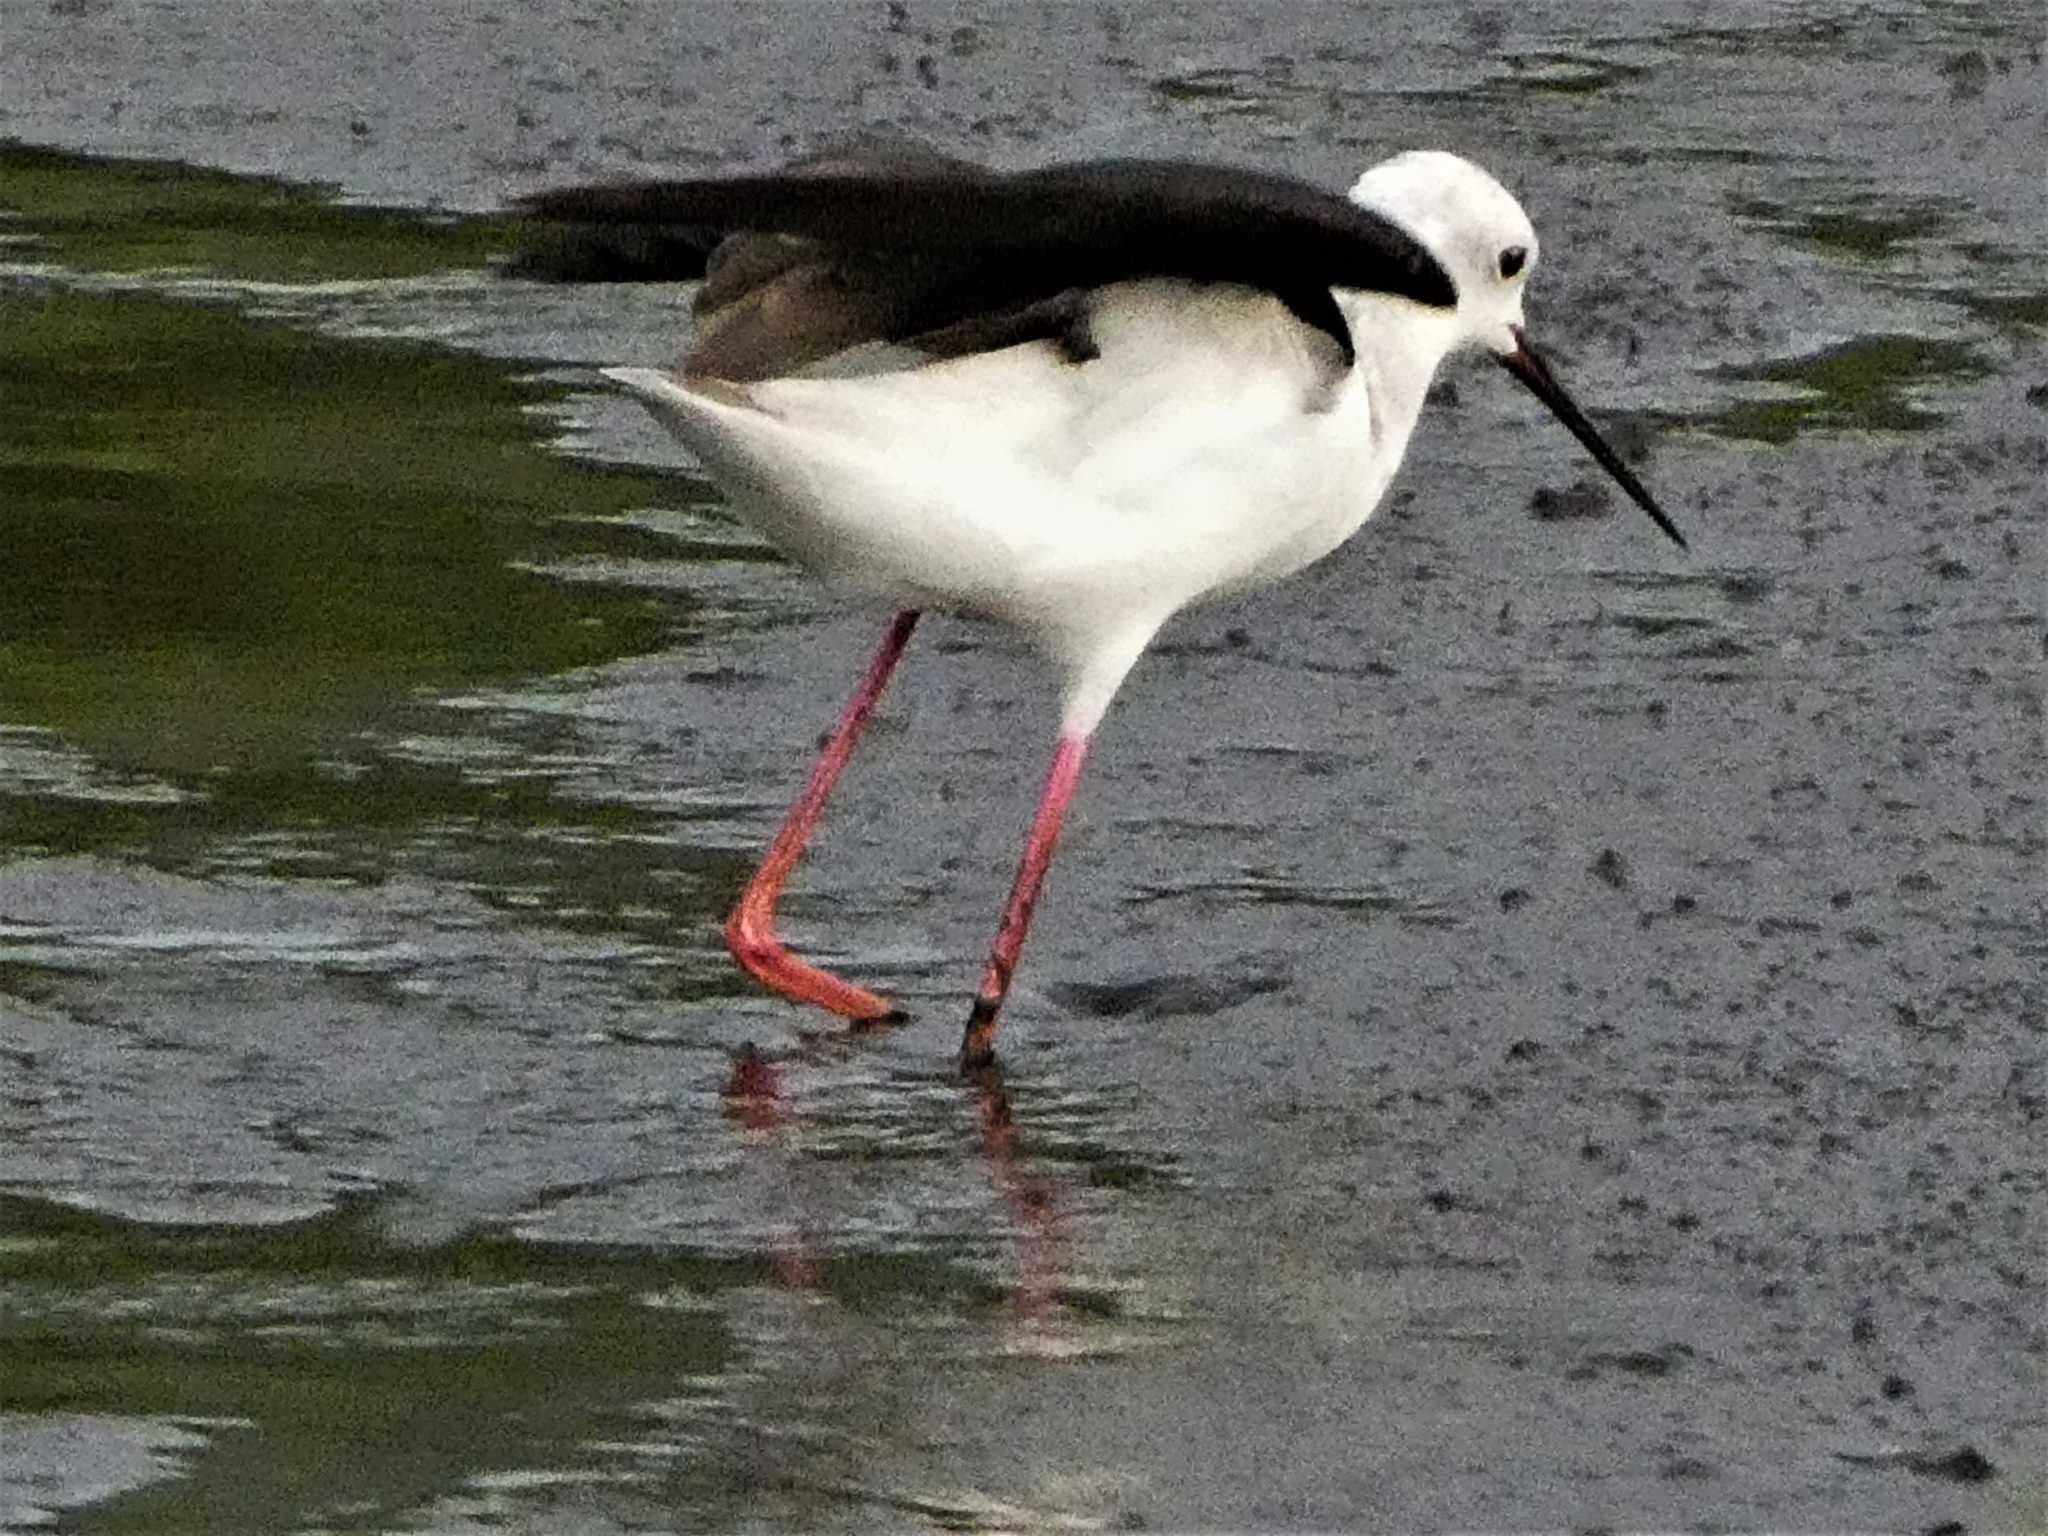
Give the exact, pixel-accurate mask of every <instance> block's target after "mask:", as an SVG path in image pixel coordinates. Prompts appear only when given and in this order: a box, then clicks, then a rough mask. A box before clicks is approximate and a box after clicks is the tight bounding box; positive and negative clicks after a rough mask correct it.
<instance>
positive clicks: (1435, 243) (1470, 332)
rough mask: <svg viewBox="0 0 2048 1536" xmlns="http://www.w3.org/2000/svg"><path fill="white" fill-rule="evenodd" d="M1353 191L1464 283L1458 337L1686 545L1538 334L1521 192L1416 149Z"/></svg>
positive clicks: (1530, 228)
mask: <svg viewBox="0 0 2048 1536" xmlns="http://www.w3.org/2000/svg"><path fill="white" fill-rule="evenodd" d="M1351 200H1352V201H1353V202H1355V203H1357V204H1358V205H1359V206H1360V207H1362V208H1369V209H1371V210H1372V211H1373V212H1374V213H1377V214H1380V215H1382V216H1383V217H1385V218H1387V219H1390V220H1392V221H1393V222H1394V223H1396V224H1398V225H1400V226H1401V227H1402V228H1403V229H1405V230H1407V231H1408V232H1409V233H1410V234H1412V235H1414V236H1415V238H1416V239H1418V240H1420V241H1421V242H1422V244H1423V245H1424V246H1426V247H1428V249H1429V252H1430V254H1431V255H1433V256H1434V257H1436V259H1437V261H1438V262H1439V263H1440V264H1441V265H1442V267H1443V269H1444V271H1445V272H1447V273H1448V274H1449V275H1450V279H1451V283H1452V285H1453V286H1454V287H1456V289H1457V290H1458V308H1457V326H1458V334H1457V336H1456V338H1455V341H1454V342H1453V345H1454V346H1475V347H1484V348H1485V349H1486V350H1487V351H1489V352H1491V353H1492V354H1493V356H1494V358H1495V360H1496V361H1498V362H1499V363H1500V365H1501V366H1502V367H1504V368H1506V369H1507V371H1508V372H1509V373H1512V374H1513V375H1514V376H1515V377H1516V378H1517V379H1519V380H1520V381H1521V382H1522V384H1523V385H1524V386H1526V387H1527V388H1528V390H1529V392H1530V393H1531V394H1533V395H1535V396H1536V398H1537V399H1539V400H1541V401H1542V402H1543V403H1544V404H1545V405H1547V406H1549V407H1550V409H1551V411H1552V412H1553V413H1554V414H1555V415H1556V417H1557V419H1558V420H1559V421H1561V422H1563V423H1564V425H1565V427H1566V429H1567V430H1569V431H1570V432H1571V434H1572V436H1574V437H1576V438H1577V439H1578V440H1579V441H1580V442H1581V443H1583V444H1584V445H1585V447H1586V449H1587V451H1588V452H1590V453H1591V454H1592V455H1593V457H1594V458H1595V459H1596V460H1597V461H1598V462H1599V464H1600V467H1601V468H1602V469H1605V470H1606V471H1607V472H1608V473H1609V474H1610V475H1612V476H1613V477H1614V478H1615V480H1616V481H1617V482H1618V483H1619V484H1620V486H1621V488H1622V489H1623V490H1624V491H1626V492H1628V494H1629V497H1630V499H1631V500H1633V501H1634V502H1635V503H1636V505H1637V506H1639V507H1641V508H1642V509H1643V510H1644V511H1645V512H1647V513H1649V514H1650V517H1651V519H1652V520H1653V521H1654V522H1655V523H1656V524H1657V526H1658V527H1659V528H1661V529H1663V530H1664V532H1665V533H1666V534H1667V535H1669V536H1670V538H1671V539H1672V540H1673V542H1675V543H1676V544H1678V545H1679V547H1680V548H1683V547H1684V546H1685V536H1684V535H1683V534H1681V533H1680V532H1679V531H1678V528H1677V526H1676V525H1675V524H1673V522H1672V521H1671V519H1670V518H1668V517H1667V516H1665V515H1664V511H1663V509H1662V508H1661V507H1659V506H1658V505H1657V503H1656V501H1655V499H1654V498H1653V497H1652V496H1651V495H1650V493H1649V491H1648V489H1646V488H1645V487H1644V485H1643V483H1642V481H1640V480H1638V479H1637V478H1636V476H1635V474H1634V473H1633V472H1632V471H1631V470H1630V469H1629V468H1628V466H1627V465H1625V464H1623V463H1622V462H1621V457H1620V455H1618V454H1617V453H1615V451H1614V450H1613V449H1612V448H1611V447H1609V446H1608V444H1607V440H1606V439H1605V438H1603V437H1602V436H1601V435H1600V434H1599V432H1598V431H1596V430H1595V429H1594V427H1593V424H1592V423H1591V422H1590V421H1588V420H1587V419H1586V416H1585V413H1584V412H1582V411H1581V410H1580V409H1579V408H1578V406H1577V405H1576V404H1574V403H1573V401H1572V398H1571V396H1570V395H1568V394H1566V393H1565V389H1564V386H1563V385H1562V384H1560V383H1558V381H1557V376H1556V374H1554V373H1552V372H1551V370H1550V365H1549V364H1548V363H1546V362H1545V361H1544V360H1543V354H1542V353H1540V352H1538V351H1537V350H1536V348H1535V346H1534V344H1533V343H1531V341H1530V340H1529V333H1528V331H1527V329H1526V328H1525V322H1524V320H1523V318H1522V291H1523V289H1524V287H1525V286H1526V285H1527V283H1528V279H1529V274H1530V273H1531V272H1532V271H1534V270H1535V267H1536V251H1537V246H1536V227H1535V226H1534V225H1533V224H1531V223H1530V222H1529V215H1528V214H1526V213H1524V212H1523V211H1522V205H1521V204H1520V203H1518V202H1516V201H1515V196H1514V194H1513V193H1512V192H1510V191H1508V189H1507V188H1506V187H1504V186H1502V185H1501V184H1500V183H1499V182H1498V181H1495V180H1494V179H1493V177H1491V176H1489V175H1488V174H1487V173H1486V172H1485V171H1482V170H1481V169H1480V168H1479V167H1478V166H1476V165H1474V164H1473V163H1472V162H1471V161H1470V160H1467V159H1464V158H1463V157H1462V156H1459V155H1454V154H1451V153H1449V152H1448V151H1446V150H1441V149H1414V150H1409V151H1408V152H1407V153H1406V154H1400V155H1396V156H1394V157H1393V158H1392V159H1391V160H1382V161H1381V162H1380V163H1379V164H1378V165H1376V166H1374V167H1373V168H1372V169H1371V170H1369V171H1367V172H1366V173H1365V174H1364V175H1363V176H1361V177H1359V178H1358V183H1357V185H1355V186H1354V187H1352V189H1351Z"/></svg>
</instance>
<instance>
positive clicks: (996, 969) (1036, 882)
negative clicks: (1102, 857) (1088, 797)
mask: <svg viewBox="0 0 2048 1536" xmlns="http://www.w3.org/2000/svg"><path fill="white" fill-rule="evenodd" d="M1087 755H1088V738H1087V737H1086V736H1062V737H1061V738H1060V741H1059V745H1058V746H1057V747H1055V748H1054V749H1053V754H1052V769H1051V771H1050V772H1049V773H1047V774H1046V776H1045V789H1044V791H1043V792H1042V793H1041V794H1040V795H1039V797H1038V813H1037V815H1035V816H1033V817H1032V819H1031V835H1030V836H1029V837H1027V838H1026V839H1025V840H1024V859H1023V862H1022V863H1020V864H1019V865H1018V866H1017V879H1016V883H1015V884H1013V885H1012V886H1011V887H1010V900H1009V903H1008V905H1006V906H1005V907H1004V908H1003V925H1002V927H1001V928H999V929H997V930H996V942H995V948H994V949H993V950H991V951H990V952H989V957H988V969H987V970H986V971H984V972H982V976H981V990H980V991H979V992H978V993H976V994H975V998H974V1009H973V1011H972V1012H971V1013H969V1014H968V1016H967V1034H966V1038H965V1039H963V1040H962V1041H961V1042H960V1069H961V1070H962V1071H963V1072H971V1071H974V1070H975V1069H977V1068H979V1067H984V1066H987V1065H988V1063H989V1062H991V1061H993V1060H994V1059H995V1040H996V1014H997V1013H998V1012H999V1011H1000V1010H1001V1009H1002V1006H1003V997H1004V995H1005V994H1006V993H1008V992H1009V990H1010V976H1011V973H1012V972H1014V971H1015V970H1016V969H1017V955H1018V953H1019V952H1020V951H1021V950H1022V949H1023V948H1024V933H1025V930H1026V929H1028V928H1029V927H1030V926H1031V909H1032V907H1034V906H1035V905H1037V902H1038V888H1039V886H1040V885H1041V884H1043V883H1044V881H1045V871H1046V867H1047V866H1048V865H1050V864H1051V863H1052V849H1053V844H1054V843H1055V842H1057V841H1058V840H1059V835H1060V822H1061V820H1062V819H1063V818H1064V817H1065V816H1066V814H1067V802H1068V801H1069V800H1071V799H1073V798H1074V785H1075V784H1076V783H1077V782H1078V781H1079V780H1080V777H1081V760H1082V759H1083V758H1084V757H1086V756H1087Z"/></svg>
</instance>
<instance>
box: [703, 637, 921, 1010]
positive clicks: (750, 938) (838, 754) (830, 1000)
mask: <svg viewBox="0 0 2048 1536" xmlns="http://www.w3.org/2000/svg"><path fill="white" fill-rule="evenodd" d="M916 627H917V610H916V609H914V608H907V609H905V610H904V611H903V612H901V613H899V614H897V615H896V617H895V618H894V619H893V620H891V621H890V624H889V632H888V633H887V634H886V635H884V636H883V638H882V648H881V649H880V650H878V651H876V652H875V659H874V660H873V661H871V662H869V663H868V670H867V675H866V676H865V677H863V678H862V679H861V680H860V687H859V688H857V689H855V690H854V694H853V697H852V698H851V699H849V700H847V703H846V708H845V710H844V711H843V712H842V713H841V714H840V716H839V723H838V724H837V725H835V726H834V727H833V728H832V734H831V736H830V737H829V738H827V740H826V742H825V750H824V751H822V752H820V753H819V754H818V761H817V763H816V765H815V766H814V767H812V769H811V777H810V779H809V781H808V782H807V783H806V784H805V785H804V791H803V793H802V794H801V795H799V796H797V801H796V804H795V805H793V806H791V807H790V809H789V816H788V819H786V820H785V821H784V822H783V823H782V830H781V831H780V832H777V833H776V834H775V841H774V842H773V843H771V844H769V846H768V852H767V855H766V856H765V857H764V858H763V859H762V860H761V867H760V868H759V869H757V870H755V871H754V878H753V879H751V880H749V881H748V882H747V888H746V890H745V891H743V892H741V894H740V899H739V904H738V905H737V906H735V907H734V908H733V909H732V915H731V916H730V917H728V918H727V919H726V920H725V946H726V948H727V949H730V950H731V951H732V956H733V958H734V959H735V960H737V961H739V963H740V964H741V965H742V966H744V967H745V968H746V970H747V971H748V973H749V974H751V975H752V976H753V977H754V979H755V980H756V981H758V982H760V983H761V984H762V985H763V986H766V987H769V988H771V989H772V990H774V991H777V992H780V993H781V994H782V995H783V996H784V997H788V998H794V999H795V1000H796V1001H797V1002H800V1003H816V1004H817V1005H818V1006H819V1007H820V1008H826V1009H830V1010H831V1011H832V1012H833V1013H836V1014H838V1015H840V1016H841V1017H842V1018H847V1019H852V1020H853V1021H855V1022H856V1023H875V1024H879V1023H895V1022H899V1021H901V1020H902V1019H904V1018H907V1017H908V1015H907V1014H905V1013H904V1012H903V1011H902V1010H901V1009H900V1008H897V1007H896V1006H894V1005H893V1004H892V1003H890V1002H889V1001H888V1000H887V999H885V998H881V997H877V996H876V995H875V994H874V993H872V992H870V991H868V990H867V989H866V988H865V987H856V986H855V985H853V983H852V982H849V981H841V980H840V979H839V978H838V977H837V976H833V975H831V974H829V973H827V972H825V971H821V970H819V969H818V968H817V967H816V966H813V965H806V964H804V962H803V961H801V960H799V959H797V958H796V957H795V956H794V955H792V954H790V952H789V951H788V950H787V949H785V948H784V947H783V945H782V941H781V940H780V939H778V938H776V937H775V904H776V902H777V901H778V900H780V899H781V896H782V885H783V882H784V881H786V880H787V879H788V878H789V872H790V871H791V870H793V869H795V868H796V861H797V859H798V857H799V856H800V855H801V854H802V853H803V851H804V843H805V841H806V839H808V838H809V837H810V835H811V828H812V827H814V826H816V825H817V822H818V816H819V814H820V813H821V812H822V811H823V810H824V809H825V798H826V796H828V795H830V794H831V793H832V786H833V785H834V784H836V783H838V782H839V774H840V771H841V770H842V769H843V768H845V767H846V760H847V758H848V757H850V756H852V755H853V744H854V743H855V742H856V741H858V740H859V739H860V733H861V728H862V727H863V726H865V725H866V724H867V723H868V717H869V716H870V715H872V714H873V713H874V712H875V701H876V700H877V699H879V698H880V697H881V696H882V689H883V688H884V687H885V686H887V684H888V681H889V674H890V673H892V672H894V671H895V670H896V663H897V662H898V661H900V660H902V659H903V648H904V647H905V646H906V645H908V644H909V643H910V632H911V630H913V629H915V628H916Z"/></svg>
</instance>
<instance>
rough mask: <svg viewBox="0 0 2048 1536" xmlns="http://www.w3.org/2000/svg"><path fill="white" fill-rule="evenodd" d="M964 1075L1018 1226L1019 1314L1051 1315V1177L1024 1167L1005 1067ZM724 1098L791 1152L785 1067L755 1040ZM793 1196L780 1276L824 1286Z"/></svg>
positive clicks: (1054, 1216)
mask: <svg viewBox="0 0 2048 1536" xmlns="http://www.w3.org/2000/svg"><path fill="white" fill-rule="evenodd" d="M966 1080H967V1084H968V1087H969V1089H970V1090H971V1091H972V1092H973V1094H974V1096H975V1108H976V1112H977V1114H978V1117H979V1121H980V1125H981V1150H982V1156H983V1157H984V1158H985V1159H986V1160H987V1163H988V1169H989V1178H990V1181H991V1182H992V1183H993V1184H994V1185H995V1189H996V1192H997V1193H998V1194H999V1195H1001V1196H1002V1199H1003V1204H1004V1205H1005V1207H1006V1208H1007V1209H1008V1211H1009V1213H1010V1220H1011V1224H1012V1226H1013V1227H1014V1228H1015V1229H1016V1232H1017V1242H1018V1254H1017V1273H1018V1278H1017V1290H1016V1294H1015V1297H1014V1302H1015V1306H1016V1309H1017V1312H1018V1314H1019V1315H1020V1316H1021V1317H1024V1318H1026V1319H1028V1320H1033V1321H1036V1320H1040V1319H1043V1318H1046V1317H1048V1316H1050V1314H1051V1313H1052V1311H1053V1310H1054V1308H1055V1306H1056V1305H1057V1303H1058V1300H1059V1292H1060V1270H1061V1266H1060V1262H1059V1250H1060V1228H1061V1220H1060V1212H1059V1202H1058V1198H1057V1191H1056V1190H1055V1188H1054V1186H1053V1183H1052V1181H1050V1180H1048V1179H1046V1178H1045V1177H1043V1176H1042V1175H1037V1174H1033V1173H1029V1172H1027V1171H1025V1169H1024V1168H1023V1167H1022V1165H1021V1163H1020V1161H1019V1157H1018V1152H1017V1139H1018V1132H1017V1117H1016V1112H1015V1110H1014V1108H1013V1106H1012V1103H1011V1099H1010V1091H1009V1088H1008V1086H1007V1084H1006V1083H1005V1082H1004V1080H1003V1073H1002V1068H1001V1067H999V1066H998V1065H997V1064H996V1063H995V1062H994V1061H993V1060H990V1061H987V1062H985V1063H983V1064H981V1065H980V1066H977V1067H975V1068H973V1069H972V1070H971V1071H969V1072H968V1073H967V1074H966ZM721 1097H722V1098H723V1099H724V1101H725V1112H726V1114H727V1115H728V1116H729V1117H730V1118H731V1119H733V1120H734V1121H736V1122H737V1123H738V1124H739V1125H740V1126H742V1127H743V1128H744V1129H745V1130H746V1131H747V1132H748V1133H749V1136H748V1139H749V1140H751V1141H755V1142H758V1143H764V1144H767V1145H770V1146H774V1147H777V1148H779V1149H781V1150H782V1151H783V1152H784V1153H785V1154H786V1153H787V1152H788V1139H789V1135H790V1130H791V1127H792V1126H793V1125H794V1124H796V1123H797V1119H798V1117H797V1115H796V1112H795V1111H794V1110H793V1109H792V1108H791V1107H790V1103H789V1099H788V1095H787V1093H786V1091H785V1090H784V1087H783V1082H782V1072H781V1069H780V1068H779V1067H778V1066H777V1065H776V1063H775V1062H773V1061H771V1060H770V1059H769V1058H768V1057H767V1056H766V1055H764V1054H763V1053H762V1052H761V1051H760V1050H759V1049H758V1048H756V1047H755V1046H754V1045H753V1044H752V1043H751V1042H749V1043H748V1044H746V1045H743V1046H741V1047H740V1049H739V1051H738V1052H737V1054H736V1055H735V1056H734V1058H733V1066H732V1072H731V1073H730V1075H729V1076H728V1077H727V1079H726V1082H725V1087H724V1088H723V1090H722V1091H721ZM790 1203H791V1206H792V1210H791V1213H790V1214H791V1218H792V1219H791V1220H790V1222H789V1223H788V1225H787V1226H786V1227H785V1228H784V1230H783V1232H782V1235H781V1236H779V1237H778V1238H777V1239H776V1240H775V1241H774V1243H773V1245H772V1247H771V1250H770V1252H771V1258H772V1262H773V1264H774V1269H775V1276H776V1279H777V1280H779V1281H780V1282H781V1283H782V1284H784V1285H787V1286H789V1287H791V1288H792V1289H800V1290H820V1289H823V1288H824V1279H823V1275H822V1273H821V1272H820V1269H819V1266H818V1264H817V1262H816V1261H815V1260H814V1259H813V1258H812V1257H811V1255H810V1252H809V1243H808V1242H807V1240H806V1238H805V1235H804V1223H803V1222H802V1220H801V1216H800V1213H799V1212H798V1211H796V1210H795V1209H794V1207H795V1204H796V1196H795V1193H794V1191H791V1192H790Z"/></svg>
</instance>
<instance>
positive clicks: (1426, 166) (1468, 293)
mask: <svg viewBox="0 0 2048 1536" xmlns="http://www.w3.org/2000/svg"><path fill="white" fill-rule="evenodd" d="M1351 200H1352V201H1353V202H1355V203H1357V204H1359V206H1361V207H1364V208H1370V209H1371V210H1372V211H1373V212H1374V213H1378V214H1381V215H1383V216H1384V217H1386V218H1388V219H1391V220H1392V221H1393V222H1394V223H1396V224H1398V225H1400V226H1401V227H1402V228H1403V229H1405V230H1407V231H1408V232H1409V233H1410V234H1412V235H1414V236H1415V238H1416V239H1418V240H1420V241H1421V242H1422V243H1423V244H1424V245H1425V246H1427V247H1428V248H1429V252H1430V254H1431V255H1433V256H1435V257H1436V259H1437V261H1438V262H1440V263H1441V264H1442V266H1443V269H1444V271H1445V272H1447V273H1449V274H1450V279H1451V282H1452V283H1453V284H1454V285H1456V287H1457V290H1458V319H1459V321H1460V324H1461V329H1462V330H1463V332H1464V334H1463V336H1462V337H1461V340H1462V341H1463V342H1464V343H1465V344H1467V345H1474V346H1482V347H1485V348H1487V349H1488V350H1489V351H1491V352H1493V353H1495V354H1496V355H1498V356H1506V355H1507V354H1509V353H1512V352H1515V351H1517V350H1519V349H1520V347H1521V340H1520V338H1519V336H1518V335H1517V334H1516V333H1517V332H1518V331H1519V330H1520V329H1521V326H1522V323H1523V321H1522V288H1523V285H1524V283H1525V282H1526V281H1527V279H1528V276H1529V273H1530V272H1531V271H1532V270H1533V269H1534V268H1535V266H1536V251H1537V245H1536V228H1535V226H1534V225H1533V224H1531V223H1530V222H1529V215H1528V214H1526V213H1524V212H1523V211H1522V205H1521V204H1520V203H1518V202H1516V201H1515V197H1514V194H1513V193H1512V192H1510V191H1508V189H1507V188H1506V187H1504V186H1502V185H1501V184H1500V183H1499V182H1497V181H1495V180H1494V179H1493V177H1491V176H1489V175H1488V174H1487V173H1486V172H1485V171H1483V170H1481V169H1480V168H1479V167H1478V166H1476V165H1474V164H1473V163H1472V162H1471V161H1470V160H1466V159H1464V158H1462V157H1461V156H1458V155H1454V154H1451V153H1449V152H1448V151H1445V150H1441V149H1414V150H1410V151H1408V153H1406V154H1402V155H1396V156H1394V157H1393V159H1391V160H1382V161H1381V162H1380V163H1379V164H1378V165H1376V166H1374V167H1373V168H1372V169H1371V170H1369V171H1367V172H1366V173H1365V174H1364V175H1363V176H1361V177H1359V178H1358V184H1357V185H1356V186H1354V187H1353V188H1352V189H1351Z"/></svg>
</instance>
